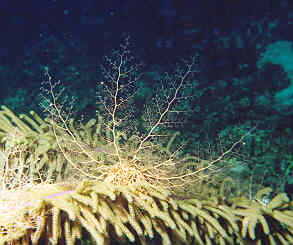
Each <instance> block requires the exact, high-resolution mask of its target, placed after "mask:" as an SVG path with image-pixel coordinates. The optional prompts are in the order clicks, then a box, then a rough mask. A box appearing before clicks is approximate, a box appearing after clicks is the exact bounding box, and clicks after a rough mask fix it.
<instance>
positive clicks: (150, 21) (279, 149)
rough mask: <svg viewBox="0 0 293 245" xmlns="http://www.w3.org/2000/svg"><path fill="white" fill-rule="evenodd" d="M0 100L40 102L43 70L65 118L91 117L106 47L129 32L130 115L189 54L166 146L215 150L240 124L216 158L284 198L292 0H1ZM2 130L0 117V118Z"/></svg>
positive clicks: (291, 179)
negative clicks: (68, 105) (134, 72)
mask: <svg viewBox="0 0 293 245" xmlns="http://www.w3.org/2000/svg"><path fill="white" fill-rule="evenodd" d="M0 25H1V28H0V37H1V39H0V40H1V41H0V104H1V105H5V106H7V107H8V108H9V109H10V110H11V111H13V112H14V113H15V114H16V115H18V114H20V113H27V114H28V113H29V112H30V111H34V112H36V113H38V114H39V115H43V117H45V114H44V112H43V110H42V107H40V104H41V105H43V104H44V101H43V97H42V96H40V89H41V87H42V82H43V81H44V79H45V78H46V74H47V72H49V74H50V76H52V78H53V80H54V81H59V80H60V81H61V82H62V84H64V87H66V88H67V90H66V96H68V97H64V100H66V99H67V98H68V100H71V99H72V98H74V100H76V101H78V103H75V104H74V110H73V111H72V115H71V116H72V117H74V118H82V120H84V121H85V122H86V121H88V120H89V119H91V118H94V117H95V116H96V110H97V105H96V102H97V96H96V92H97V89H99V87H98V86H97V83H98V82H99V81H101V80H102V77H103V73H102V72H101V69H100V66H101V63H102V59H103V57H104V56H105V55H107V54H109V53H110V52H111V50H112V49H114V48H117V47H119V45H121V44H122V43H123V42H124V41H125V40H129V45H130V46H129V49H130V50H131V51H132V53H133V54H134V55H135V57H136V58H137V59H138V60H139V61H141V62H142V66H141V67H142V73H143V74H144V75H143V76H141V77H140V78H139V79H138V80H137V81H136V84H135V86H136V88H137V89H138V92H137V93H136V94H135V98H134V100H133V101H134V103H135V104H134V106H135V107H136V109H135V111H134V115H135V119H134V120H135V123H136V126H137V127H138V128H140V129H141V130H143V127H144V126H143V122H142V121H143V119H142V117H143V115H142V113H141V108H143V106H144V104H145V103H146V102H147V101H149V100H150V99H151V98H152V97H153V96H154V94H155V93H156V89H157V83H158V81H163V84H164V83H165V84H164V86H168V84H167V83H168V80H164V74H165V73H166V72H168V73H172V71H173V70H174V69H175V67H176V65H177V64H178V63H179V64H180V62H181V63H182V59H188V58H190V57H196V59H197V62H196V63H197V65H196V74H195V75H194V78H193V79H194V80H193V84H194V87H193V88H192V89H191V90H190V94H191V95H192V99H189V100H187V99H186V101H185V103H183V108H184V110H186V111H187V112H188V113H187V114H185V115H184V116H182V117H179V121H180V123H179V124H175V125H174V126H172V127H170V128H169V129H168V130H169V132H170V134H172V133H173V132H178V134H177V136H176V141H175V143H174V145H173V146H172V147H174V149H176V148H177V147H181V146H182V145H183V146H184V147H182V150H181V153H180V154H182V155H186V154H193V155H194V154H195V155H197V156H199V157H200V158H203V159H213V158H214V156H218V155H221V154H222V153H223V151H224V149H226V147H227V146H229V145H231V143H232V144H233V142H235V141H237V140H238V139H239V138H240V137H241V136H243V135H245V134H247V132H249V137H246V138H245V140H244V141H243V142H242V144H241V146H237V149H236V150H237V154H234V155H233V156H232V157H230V158H229V160H227V162H226V163H225V164H226V165H227V166H228V167H227V166H222V167H223V168H224V169H225V171H226V172H225V176H230V177H232V178H233V179H234V180H235V181H236V182H237V187H236V188H238V189H239V190H241V191H242V192H243V195H246V196H247V197H249V196H250V195H255V193H256V192H257V190H259V188H260V187H271V188H272V190H273V193H274V194H277V193H279V192H286V193H287V195H288V196H289V197H290V198H291V199H292V197H293V47H292V42H293V31H292V30H293V29H292V27H293V2H292V1H289V0H281V1H272V0H258V1H257V2H255V1H253V0H248V1H229V0H217V1H213V2H211V1H203V0H197V1H192V0H178V1H176V0H156V1H155V0H148V1H139V0H137V1H134V0H121V1H115V0H111V1H107V0H99V1H94V0H84V1H82V0H71V1H66V0H53V1H49V0H48V1H47V0H39V1H37V0H27V1H16V0H2V1H1V3H0ZM0 128H1V127H0Z"/></svg>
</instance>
